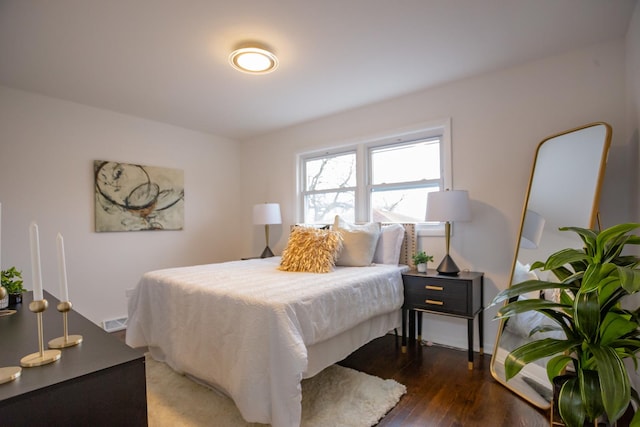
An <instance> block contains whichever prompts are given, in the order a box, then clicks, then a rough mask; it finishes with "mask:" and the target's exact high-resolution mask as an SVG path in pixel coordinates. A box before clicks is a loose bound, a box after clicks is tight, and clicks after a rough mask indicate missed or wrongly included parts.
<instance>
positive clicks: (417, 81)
mask: <svg viewBox="0 0 640 427" xmlns="http://www.w3.org/2000/svg"><path fill="white" fill-rule="evenodd" d="M635 4H636V0H607V1H604V0H396V1H393V0H320V1H311V0H233V1H230V0H224V1H223V0H130V1H126V0H56V1H42V0H0V85H5V86H9V87H14V88H18V89H23V90H28V91H32V92H36V93H40V94H44V95H48V96H52V97H56V98H62V99H66V100H70V101H74V102H78V103H82V104H86V105H91V106H95V107H99V108H105V109H109V110H113V111H117V112H120V113H125V114H130V115H134V116H139V117H144V118H148V119H152V120H157V121H161V122H166V123H170V124H174V125H178V126H183V127H186V128H191V129H195V130H200V131H205V132H209V133H212V134H215V135H218V136H224V137H228V138H231V139H235V140H244V139H248V138H251V137H255V136H258V135H261V134H265V133H269V132H273V131H275V130H278V129H281V128H284V127H287V126H291V125H294V124H297V123H301V122H305V121H308V120H313V119H316V118H319V117H323V116H327V115H331V114H335V113H339V112H342V111H345V110H348V109H352V108H356V107H360V106H363V105H366V104H371V103H374V102H378V101H382V100H386V99H390V98H394V97H397V96H401V95H404V94H407V93H411V92H415V91H418V90H423V89H427V88H429V87H433V86H435V85H441V84H443V83H446V82H449V81H453V80H457V79H461V78H465V77H468V76H472V75H475V74H479V73H483V72H488V71H492V70H496V69H500V68H505V67H510V66H514V65H517V64H521V63H524V62H527V61H531V60H535V59H539V58H543V57H546V56H550V55H554V54H558V53H562V52H566V51H568V50H572V49H577V48H580V47H586V46H590V45H593V44H596V43H599V42H603V41H609V40H614V39H620V38H623V37H624V36H625V34H626V32H627V28H628V25H629V21H630V18H631V15H632V13H633V10H634V6H635ZM247 40H258V41H260V42H262V43H266V44H268V45H270V46H272V47H273V48H274V50H275V52H276V54H277V55H278V58H279V60H280V67H279V68H278V69H277V70H276V71H275V72H273V73H270V74H266V75H248V74H243V73H240V72H238V71H236V70H234V69H233V68H232V67H231V66H230V65H229V64H228V59H227V57H228V55H229V53H230V52H231V50H232V49H233V48H234V46H235V45H236V44H238V43H240V42H244V41H247Z"/></svg>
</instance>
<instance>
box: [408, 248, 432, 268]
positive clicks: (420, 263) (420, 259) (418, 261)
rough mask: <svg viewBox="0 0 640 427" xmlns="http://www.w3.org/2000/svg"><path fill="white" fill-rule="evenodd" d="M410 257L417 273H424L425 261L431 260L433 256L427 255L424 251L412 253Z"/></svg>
mask: <svg viewBox="0 0 640 427" xmlns="http://www.w3.org/2000/svg"><path fill="white" fill-rule="evenodd" d="M411 258H412V259H413V264H414V265H415V266H416V270H418V273H426V272H427V263H428V262H430V261H433V256H432V255H427V254H426V253H425V252H424V251H420V252H418V253H416V254H414V255H413V257H411Z"/></svg>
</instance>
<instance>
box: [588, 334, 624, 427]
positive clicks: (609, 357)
mask: <svg viewBox="0 0 640 427" xmlns="http://www.w3.org/2000/svg"><path fill="white" fill-rule="evenodd" d="M589 350H590V351H591V352H592V353H593V356H594V358H595V361H596V365H597V369H598V375H599V377H600V392H601V396H602V403H603V405H604V409H605V412H606V413H607V417H608V418H609V421H610V422H612V423H613V422H615V421H616V420H617V419H618V418H620V417H621V416H622V415H623V414H624V412H625V411H626V409H627V406H629V401H630V400H631V384H630V383H629V376H628V375H627V371H626V369H625V367H624V363H623V362H622V360H621V359H620V357H619V356H618V354H617V353H616V351H615V350H614V349H613V348H610V347H603V346H600V345H596V344H590V345H589Z"/></svg>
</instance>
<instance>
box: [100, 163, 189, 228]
mask: <svg viewBox="0 0 640 427" xmlns="http://www.w3.org/2000/svg"><path fill="white" fill-rule="evenodd" d="M93 169H94V175H95V226H96V231H97V232H102V231H140V230H182V228H183V227H184V172H183V171H182V170H179V169H171V168H164V167H155V166H142V165H135V164H129V163H120V162H110V161H104V160H95V161H94V163H93Z"/></svg>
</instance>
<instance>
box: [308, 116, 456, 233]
mask: <svg viewBox="0 0 640 427" xmlns="http://www.w3.org/2000/svg"><path fill="white" fill-rule="evenodd" d="M449 134H450V131H449V121H448V120H447V121H446V122H444V123H439V124H438V125H433V124H432V125H431V126H427V125H424V127H421V128H418V129H415V130H409V131H405V132H398V133H394V134H391V135H386V136H383V137H378V138H370V139H369V140H368V141H367V142H364V143H360V144H354V145H351V146H347V147H343V148H340V149H336V150H329V151H323V152H320V153H318V152H316V153H308V154H303V155H301V156H300V157H299V160H300V161H299V171H300V177H301V179H300V192H299V195H300V206H301V212H300V214H301V215H300V217H301V218H300V219H301V220H302V222H304V223H315V224H327V223H332V222H333V219H334V217H335V215H336V214H338V215H341V216H343V217H344V218H345V219H347V220H348V221H371V220H373V221H379V222H424V217H425V213H426V201H427V193H428V192H430V191H438V190H440V189H443V188H451V167H450V143H449V139H450V138H449Z"/></svg>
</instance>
